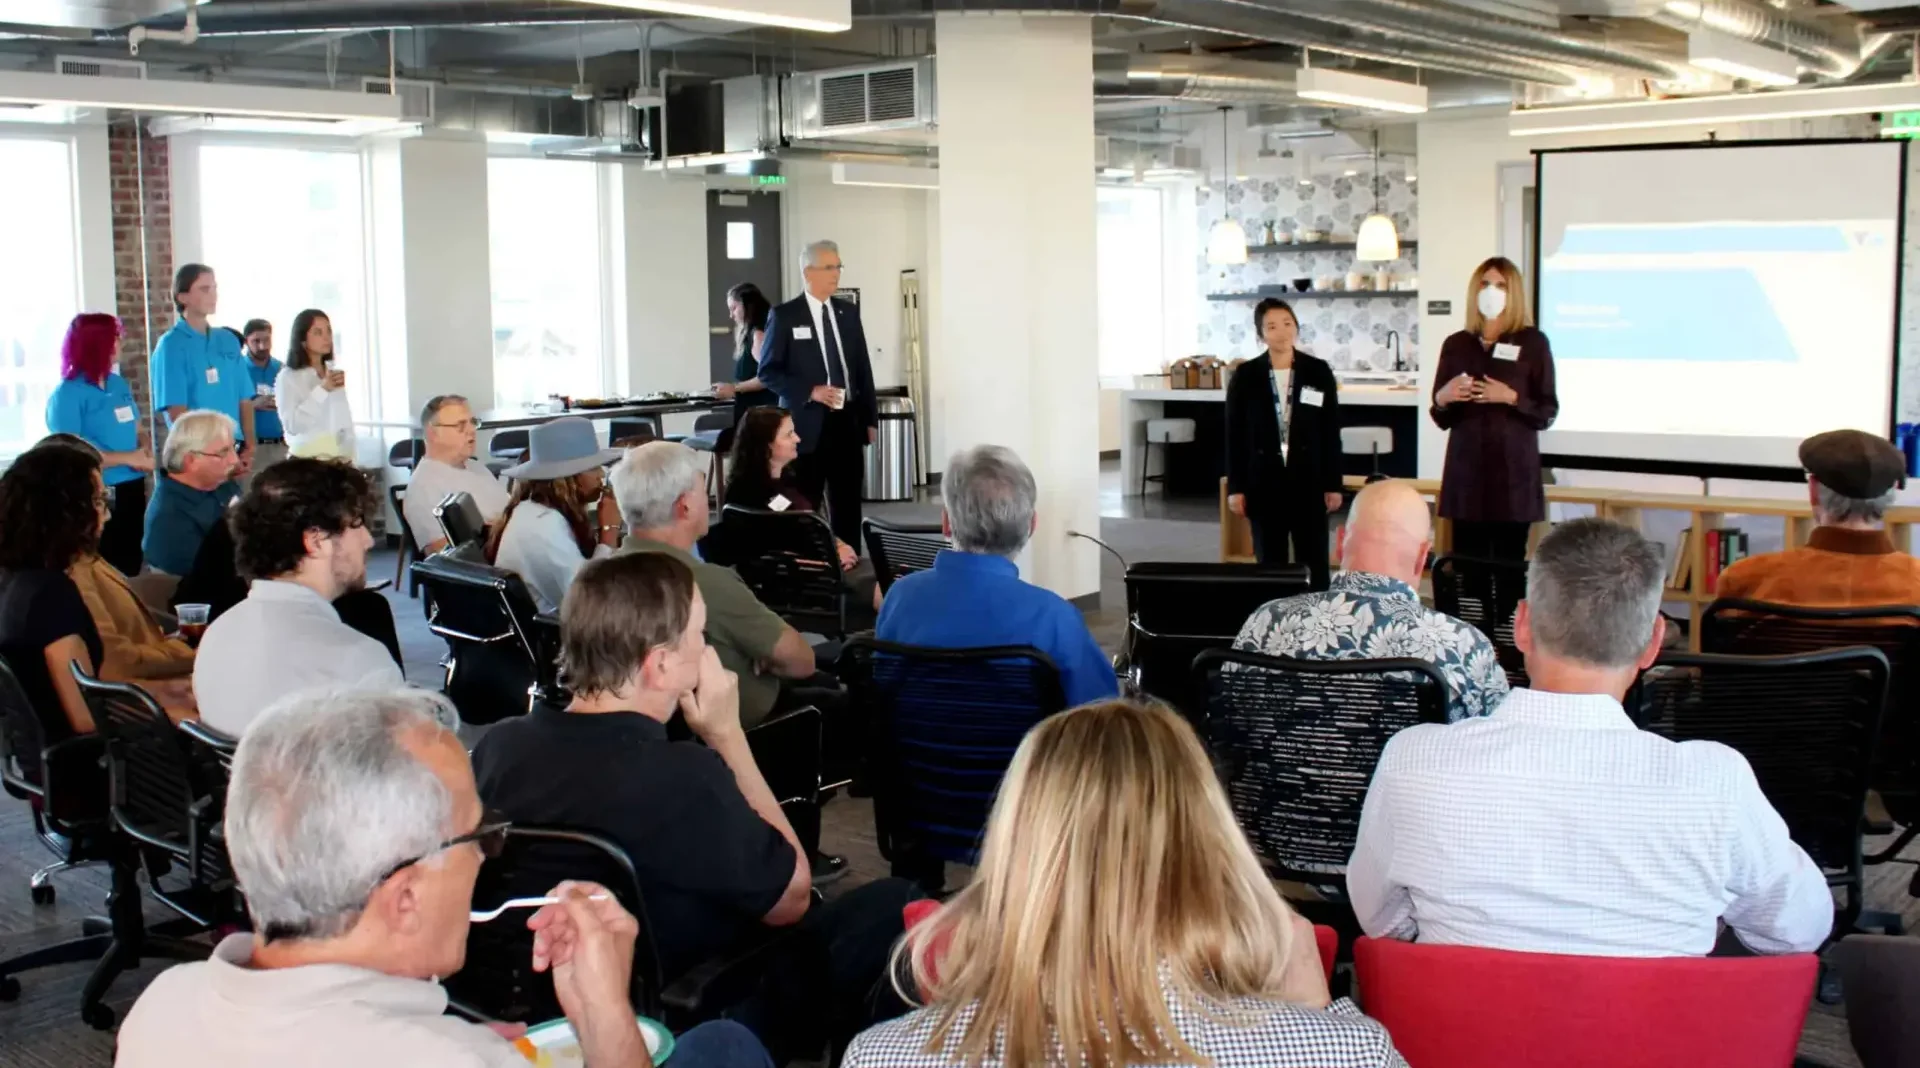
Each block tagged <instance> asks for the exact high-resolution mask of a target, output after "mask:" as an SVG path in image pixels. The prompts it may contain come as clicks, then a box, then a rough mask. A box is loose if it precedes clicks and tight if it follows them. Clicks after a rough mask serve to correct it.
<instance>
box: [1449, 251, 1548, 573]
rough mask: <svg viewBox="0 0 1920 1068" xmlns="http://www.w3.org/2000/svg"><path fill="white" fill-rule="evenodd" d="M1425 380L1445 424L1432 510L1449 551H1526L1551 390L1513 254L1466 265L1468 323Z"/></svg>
mask: <svg viewBox="0 0 1920 1068" xmlns="http://www.w3.org/2000/svg"><path fill="white" fill-rule="evenodd" d="M1433 381H1434V390H1433V408H1432V409H1431V412H1432V415H1433V421H1434V423H1435V424H1436V425H1438V426H1439V427H1440V429H1442V430H1446V431H1451V433H1450V434H1449V435H1448V438H1447V460H1446V467H1445V470H1444V471H1443V473H1442V476H1441V481H1440V515H1441V517H1442V518H1445V519H1449V520H1452V522H1453V551H1454V552H1455V553H1458V554H1460V555H1462V556H1475V557H1480V558H1483V559H1495V560H1524V559H1526V555H1527V528H1528V526H1529V525H1530V524H1533V523H1537V522H1539V521H1540V520H1543V519H1545V518H1546V517H1547V499H1546V492H1545V490H1543V489H1542V488H1541V480H1540V432H1541V431H1542V430H1545V429H1547V428H1548V427H1549V426H1552V425H1553V419H1554V416H1556V415H1558V414H1559V412H1560V399H1559V397H1558V396H1557V395H1556V394H1555V392H1554V386H1553V350H1552V349H1551V348H1550V347H1549V346H1548V345H1547V335H1545V334H1543V333H1541V332H1540V331H1539V330H1537V329H1535V328H1534V325H1533V314H1532V310H1531V308H1530V307H1529V305H1528V301H1527V289H1526V282H1525V281H1524V280H1523V279H1522V278H1521V277H1520V268H1518V267H1516V266H1514V264H1513V261H1511V260H1509V259H1507V258H1506V257H1504V256H1495V257H1494V258H1492V259H1490V260H1488V261H1486V262H1485V263H1482V264H1481V265H1480V266H1479V267H1477V268H1475V269H1474V272H1473V281H1472V283H1471V284H1470V285H1469V288H1468V291H1467V328H1466V329H1465V330H1462V331H1460V332H1459V333H1457V334H1454V335H1453V336H1452V337H1449V338H1447V340H1446V341H1445V342H1444V343H1442V344H1441V346H1440V366H1439V368H1438V369H1437V370H1436V372H1435V374H1434V380H1433Z"/></svg>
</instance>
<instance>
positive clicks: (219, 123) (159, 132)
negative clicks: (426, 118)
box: [147, 115, 419, 137]
mask: <svg viewBox="0 0 1920 1068" xmlns="http://www.w3.org/2000/svg"><path fill="white" fill-rule="evenodd" d="M418 127H419V123H412V122H401V121H399V120H397V119H337V120H316V119H266V118H252V117H249V116H245V115H209V116H191V115H165V116H160V117H157V118H155V119H153V120H152V121H150V122H149V123H148V124H147V131H148V132H149V133H151V134H153V136H155V137H172V136H174V135H175V134H185V133H238V134H292V135H296V136H303V137H367V136H370V135H373V134H385V133H401V132H405V131H409V130H413V129H417V128H418Z"/></svg>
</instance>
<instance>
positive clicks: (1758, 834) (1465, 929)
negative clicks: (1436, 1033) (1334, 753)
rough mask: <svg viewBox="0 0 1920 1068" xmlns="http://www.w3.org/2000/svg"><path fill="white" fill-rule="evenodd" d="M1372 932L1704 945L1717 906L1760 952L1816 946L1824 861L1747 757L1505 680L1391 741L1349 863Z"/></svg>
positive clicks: (1540, 944) (1647, 949)
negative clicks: (1474, 706)
mask: <svg viewBox="0 0 1920 1068" xmlns="http://www.w3.org/2000/svg"><path fill="white" fill-rule="evenodd" d="M1347 890H1348V893H1349V894H1350V895H1351V896H1352V899H1353V907H1354V912H1355V914H1356V915H1357V916H1358V917H1359V920H1360V925H1361V926H1362V927H1363V928H1365V929H1366V932H1367V933H1368V934H1370V935H1373V936H1374V937H1376V938H1380V937H1387V938H1401V939H1413V938H1416V937H1417V938H1418V940H1419V941H1421V942H1434V943H1441V944H1451V945H1469V946H1485V947H1488V948H1492V949H1511V950H1523V951H1531V952H1537V953H1576V954H1588V955H1593V956H1611V957H1659V956H1686V955H1692V956H1701V955H1704V954H1706V953H1707V952H1708V951H1709V950H1711V949H1712V948H1713V946H1714V942H1715V939H1716V937H1717V935H1718V921H1720V920H1722V919H1724V920H1725V921H1726V923H1727V926H1729V927H1731V928H1732V929H1733V931H1734V933H1735V934H1737V935H1739V937H1740V940H1741V941H1742V942H1744V943H1746V945H1747V946H1748V947H1749V948H1751V949H1753V950H1755V951H1758V952H1761V953H1796V952H1803V951H1807V950H1812V949H1815V948H1818V947H1819V945H1820V944H1821V943H1822V942H1823V941H1825V939H1826V936H1827V933H1828V931H1829V930H1830V929H1831V928H1832V926H1833V896H1832V893H1831V892H1830V891H1829V890H1828V889H1827V881H1826V878H1825V877H1824V876H1823V875H1822V874H1821V872H1820V869H1819V868H1818V867H1816V866H1815V865H1814V863H1813V861H1812V860H1811V859H1810V858H1809V857H1808V856H1807V854H1806V853H1805V852H1804V851H1803V850H1801V848H1800V847H1799V846H1797V845H1795V844H1794V843H1793V841H1792V840H1791V839H1789V838H1788V837H1787V826H1786V823H1785V822H1783V821H1782V820H1781V819H1780V815H1779V813H1777V812H1775V811H1774V810H1773V806H1772V805H1770V804H1769V803H1768V802H1767V799H1766V798H1765V797H1764V796H1762V794H1761V793H1760V786H1759V784H1758V783H1757V782H1755V780H1754V777H1753V769H1752V768H1750V767H1748V766H1747V761H1746V759H1745V758H1744V757H1742V756H1741V755H1740V754H1739V753H1736V752H1734V751H1733V750H1732V749H1729V748H1727V747H1726V746H1724V745H1721V744H1719V743H1717V742H1704V741H1694V742H1673V741H1669V740H1667V739H1665V738H1661V737H1658V736H1656V735H1653V734H1649V733H1647V732H1645V731H1642V730H1639V729H1637V728H1635V726H1634V724H1633V721H1632V720H1630V719H1628V718H1627V714H1626V713H1625V712H1624V711H1623V710H1622V709H1621V707H1620V703H1619V702H1618V701H1615V700H1614V699H1613V698H1611V697H1608V696H1605V695H1597V694H1563V693H1547V692H1545V691H1541V690H1525V689H1523V690H1515V691H1513V693H1512V694H1510V695H1509V696H1508V697H1507V699H1506V700H1505V701H1504V702H1502V703H1501V704H1500V706H1499V707H1498V708H1496V709H1495V710H1494V712H1493V714H1492V715H1491V716H1488V717H1486V718H1484V719H1472V720H1465V721H1462V722H1460V723H1454V724H1448V725H1440V724H1421V725H1419V726H1415V727H1409V728H1408V729H1406V730H1404V731H1401V732H1400V733H1399V734H1398V735H1396V736H1394V738H1393V740H1392V741H1390V742H1388V743H1387V747H1386V750H1385V751H1384V752H1383V753H1382V754H1381V756H1380V763H1379V765H1378V767H1377V768H1376V769H1375V770H1374V775H1373V785H1372V786H1371V787H1370V788H1369V790H1368V793H1367V800H1366V805H1365V807H1364V809H1363V810H1362V812H1361V816H1360V832H1359V838H1358V840H1357V842H1356V843H1355V846H1354V852H1353V859H1352V861H1351V863H1350V864H1349V865H1348V868H1347Z"/></svg>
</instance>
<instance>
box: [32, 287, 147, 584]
mask: <svg viewBox="0 0 1920 1068" xmlns="http://www.w3.org/2000/svg"><path fill="white" fill-rule="evenodd" d="M119 348H120V320H118V319H116V318H114V317H113V316H111V315H107V314H105V313H103V312H82V313H81V314H79V315H76V316H74V317H73V322H72V323H70V324H68V326H67V339H66V341H65V342H64V343H63V344H62V345H61V346H60V377H61V379H62V381H61V383H60V384H59V385H57V386H55V387H54V388H53V394H52V395H51V396H49V397H48V398H47V430H48V431H50V432H52V433H64V434H72V435H74V436H76V437H78V438H80V439H82V440H83V441H85V442H87V444H89V445H92V446H93V447H94V448H96V449H98V450H100V460H101V464H102V465H103V468H104V469H103V470H102V471H101V481H103V482H105V483H106V487H107V492H108V493H109V494H111V495H112V497H113V514H112V518H110V519H108V520H107V524H106V527H105V528H104V529H103V530H102V531H101V532H100V555H101V557H102V558H104V559H105V560H106V561H107V562H108V563H110V564H112V565H113V566H114V567H116V568H118V569H119V570H120V572H121V574H124V575H137V574H139V573H140V537H141V534H142V533H143V532H144V531H143V528H144V527H145V525H146V512H147V472H149V471H152V470H153V449H152V447H151V446H150V445H149V444H148V442H147V430H146V424H145V423H143V422H142V421H141V419H140V409H139V407H138V406H137V405H136V404H134V400H133V389H132V387H130V386H128V385H127V380H126V379H124V378H122V377H120V376H119V375H118V374H116V373H115V372H114V369H113V367H114V354H115V353H116V352H118V351H119Z"/></svg>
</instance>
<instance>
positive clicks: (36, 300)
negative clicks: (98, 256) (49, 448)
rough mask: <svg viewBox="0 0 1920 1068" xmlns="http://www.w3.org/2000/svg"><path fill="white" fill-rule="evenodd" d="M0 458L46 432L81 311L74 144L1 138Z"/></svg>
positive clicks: (59, 140)
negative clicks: (50, 400) (63, 353)
mask: <svg viewBox="0 0 1920 1068" xmlns="http://www.w3.org/2000/svg"><path fill="white" fill-rule="evenodd" d="M0 175H5V176H6V179H5V186H6V190H7V196H6V210H5V211H0V249H7V250H9V252H8V254H7V255H4V256H0V456H12V455H14V454H16V453H18V452H20V451H22V450H23V449H25V448H26V447H27V446H29V445H31V444H33V443H34V442H35V441H38V440H39V439H40V438H41V436H42V435H44V434H45V433H46V432H47V423H46V414H47V395H48V394H49V393H51V392H52V391H53V387H54V386H56V385H58V384H59V383H60V342H61V340H62V338H64V337H65V336H66V330H67V323H68V322H69V321H70V320H71V319H72V318H73V317H74V315H75V314H76V313H77V312H79V311H80V256H79V251H78V249H79V230H78V227H77V226H76V223H75V208H74V166H73V143H72V142H71V141H69V140H66V139H64V138H61V139H49V138H32V137H12V136H7V135H4V134H0Z"/></svg>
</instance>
